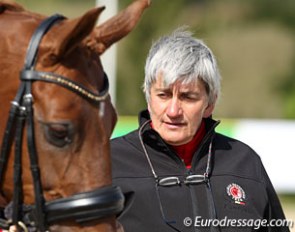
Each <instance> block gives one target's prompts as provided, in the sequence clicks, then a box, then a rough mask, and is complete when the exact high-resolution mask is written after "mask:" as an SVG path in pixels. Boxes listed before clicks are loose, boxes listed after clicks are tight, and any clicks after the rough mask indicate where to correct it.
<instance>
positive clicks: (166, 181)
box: [138, 120, 213, 187]
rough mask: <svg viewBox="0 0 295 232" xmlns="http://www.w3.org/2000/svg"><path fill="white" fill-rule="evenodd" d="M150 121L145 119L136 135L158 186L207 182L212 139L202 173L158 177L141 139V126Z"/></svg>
mask: <svg viewBox="0 0 295 232" xmlns="http://www.w3.org/2000/svg"><path fill="white" fill-rule="evenodd" d="M150 122H151V121H150V120H149V121H147V122H145V123H144V124H143V125H142V126H141V127H140V129H139V131H138V137H139V140H140V143H141V146H142V149H143V151H144V154H145V156H146V159H147V161H148V163H149V166H150V168H151V171H152V173H153V176H154V178H155V180H156V183H157V184H158V185H159V186H167V187H168V186H174V185H180V184H186V185H189V184H201V183H207V182H208V180H209V173H210V171H211V170H210V169H211V157H212V141H211V142H210V145H209V151H208V158H207V165H206V171H205V173H204V174H192V175H188V176H186V177H184V179H183V180H182V179H180V178H179V177H177V176H169V177H164V178H159V176H158V175H157V173H156V172H155V169H154V167H153V164H152V161H151V159H150V157H149V155H148V152H147V149H146V147H145V145H144V142H143V139H142V136H141V134H142V130H143V128H144V127H145V126H146V125H147V124H149V123H150ZM212 140H213V139H212Z"/></svg>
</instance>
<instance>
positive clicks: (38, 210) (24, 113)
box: [0, 15, 124, 232]
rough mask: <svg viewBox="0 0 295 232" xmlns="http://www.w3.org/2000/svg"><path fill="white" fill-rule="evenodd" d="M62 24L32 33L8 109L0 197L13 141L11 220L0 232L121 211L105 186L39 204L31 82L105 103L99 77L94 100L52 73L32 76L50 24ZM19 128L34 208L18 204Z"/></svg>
mask: <svg viewBox="0 0 295 232" xmlns="http://www.w3.org/2000/svg"><path fill="white" fill-rule="evenodd" d="M63 19H64V17H63V16H61V15H53V16H51V17H49V18H47V19H45V20H44V21H43V22H42V23H41V24H40V26H39V27H38V28H37V29H36V31H35V33H34V34H33V36H32V38H31V41H30V44H29V46H28V50H27V54H26V59H25V65H24V68H23V70H22V71H21V73H20V79H21V83H20V86H19V89H18V91H17V94H16V97H15V98H14V100H13V101H12V104H11V108H10V112H9V118H8V121H7V124H6V129H5V135H4V137H3V141H2V147H1V156H0V185H1V186H0V193H2V192H3V190H2V188H3V186H2V185H3V184H2V183H3V179H4V172H5V169H6V166H7V162H8V158H9V153H10V150H11V146H12V144H13V141H14V144H15V158H14V189H13V200H12V204H10V211H12V216H11V218H10V220H7V219H5V218H1V219H0V228H1V227H2V228H4V229H8V227H9V226H10V225H18V227H21V228H22V229H23V230H24V231H28V228H30V227H31V228H34V229H30V231H36V230H37V231H40V232H45V231H48V228H49V226H50V225H52V224H55V223H58V222H61V221H68V220H74V221H76V222H78V223H84V222H88V221H91V220H96V219H101V218H105V217H108V216H111V215H116V214H118V213H119V212H121V211H122V209H123V205H124V196H123V194H122V192H121V189H120V188H119V187H117V186H106V187H102V188H98V189H95V190H93V191H89V192H84V193H78V194H75V195H73V196H70V197H66V198H61V199H57V200H53V201H48V202H46V201H45V198H44V195H43V190H42V184H41V178H40V168H39V165H38V155H37V151H36V146H35V136H34V123H33V96H32V91H31V89H32V82H33V81H44V82H51V83H54V84H57V85H60V86H62V87H64V88H66V89H69V90H71V91H73V92H75V93H77V94H78V95H80V96H81V97H83V98H85V99H87V100H88V101H90V102H91V103H97V104H103V101H104V100H105V99H106V98H107V97H108V88H109V83H108V78H107V76H106V74H104V85H103V88H102V90H101V91H100V92H99V93H98V94H97V93H94V92H92V91H90V90H88V89H87V88H85V87H83V86H82V85H80V84H78V83H76V82H74V81H72V80H69V79H68V78H66V77H63V76H60V75H57V74H55V73H50V72H41V71H36V70H34V68H35V62H36V56H37V53H38V47H39V44H40V41H41V39H42V37H43V36H44V35H45V34H46V32H47V31H48V30H49V29H50V27H51V26H53V25H54V23H56V22H57V21H60V20H63ZM25 124H26V125H27V126H26V128H27V144H28V151H29V158H30V169H31V174H32V178H33V185H34V196H35V204H34V205H29V206H28V205H24V204H23V190H22V178H21V176H22V166H21V160H22V149H21V147H22V141H23V134H24V133H23V129H24V126H25ZM24 218H25V219H24Z"/></svg>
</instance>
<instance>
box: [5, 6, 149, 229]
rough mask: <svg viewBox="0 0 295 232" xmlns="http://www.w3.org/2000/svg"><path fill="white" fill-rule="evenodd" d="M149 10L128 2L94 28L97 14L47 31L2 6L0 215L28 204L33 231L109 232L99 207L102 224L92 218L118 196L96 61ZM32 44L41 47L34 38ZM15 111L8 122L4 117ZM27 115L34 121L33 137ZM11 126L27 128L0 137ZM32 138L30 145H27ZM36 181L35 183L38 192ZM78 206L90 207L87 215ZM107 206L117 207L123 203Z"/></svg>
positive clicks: (109, 120) (104, 84)
mask: <svg viewBox="0 0 295 232" xmlns="http://www.w3.org/2000/svg"><path fill="white" fill-rule="evenodd" d="M148 5H149V0H138V1H135V2H133V3H132V4H131V5H130V6H128V7H127V8H126V9H125V10H123V11H122V12H120V13H119V14H118V15H116V16H114V17H113V18H111V19H109V20H108V21H106V22H105V23H103V24H101V25H99V26H96V20H97V18H98V16H99V15H100V13H101V12H102V11H103V9H104V7H99V8H94V9H91V10H89V11H88V12H86V13H85V14H84V15H82V16H81V17H78V18H75V19H67V18H64V17H62V16H57V17H56V18H54V19H53V20H52V19H49V21H50V20H52V22H49V23H48V19H47V21H46V23H47V24H50V25H47V28H44V27H45V26H44V25H43V28H42V26H39V25H40V24H42V23H43V24H44V20H45V19H46V17H45V16H43V15H39V14H37V13H32V12H29V11H26V10H25V9H24V8H23V7H22V6H21V5H19V4H16V3H11V2H8V1H3V0H2V1H0V28H1V31H0V50H1V54H0V86H1V87H0V98H1V116H0V117H1V118H0V133H1V134H0V138H2V140H3V144H2V154H1V160H0V164H1V166H0V167H1V170H0V178H1V179H0V181H1V182H0V184H1V193H0V207H2V208H5V207H6V208H7V205H8V203H10V202H12V201H13V204H12V206H10V208H9V210H10V211H11V209H14V210H15V209H16V210H17V211H18V210H20V209H19V207H17V206H16V205H17V204H18V205H19V206H20V207H23V206H24V205H34V206H33V207H32V208H37V210H36V211H34V212H35V214H37V216H36V215H35V216H36V218H37V219H38V218H39V219H40V218H41V220H43V221H44V222H38V221H37V224H38V225H37V227H38V228H39V230H40V231H47V230H49V231H65V232H67V231H69V232H74V231H107V232H108V231H116V228H117V226H118V224H117V223H116V220H115V215H114V214H115V212H114V211H112V210H110V209H109V208H107V210H110V212H111V213H109V214H108V213H105V212H104V211H106V210H105V208H102V209H101V210H100V212H103V214H104V216H97V214H99V212H95V211H97V208H99V207H100V206H101V204H100V203H101V202H100V201H103V200H102V199H105V198H106V199H109V200H110V202H111V201H112V200H113V198H118V197H119V196H120V194H121V192H120V191H119V190H118V189H117V188H116V189H114V188H113V186H111V184H112V181H111V164H110V147H109V139H110V136H111V133H112V131H113V128H114V126H115V123H116V120H117V117H116V111H115V109H114V107H113V106H112V104H111V101H110V96H109V95H108V91H107V90H108V79H107V76H106V74H105V73H104V71H103V67H102V65H101V62H100V58H99V57H100V55H101V54H103V53H104V51H105V50H106V49H108V48H109V47H110V46H111V45H112V44H114V43H116V42H117V41H119V40H120V39H121V38H123V37H124V36H126V35H127V34H128V33H129V32H130V31H132V29H133V28H134V26H135V25H136V23H137V22H138V20H139V19H140V16H141V14H142V12H143V10H144V9H145V8H146V7H147V6H148ZM46 23H45V24H46ZM36 28H39V29H40V28H41V29H40V30H41V32H40V31H38V32H36ZM42 30H43V31H42ZM38 33H39V35H38ZM40 33H41V34H42V35H41V36H40ZM38 36H39V41H37V42H36V41H34V40H33V39H32V37H38ZM36 40H38V39H36ZM36 44H37V45H36ZM31 48H35V51H34V52H33V53H34V54H30V52H31V51H30V49H31ZM28 63H30V65H28ZM26 66H28V67H26ZM20 73H21V78H19V76H20ZM20 86H21V87H20ZM22 86H23V88H22ZM23 89H25V90H23ZM21 91H23V92H24V93H20V92H21ZM15 95H16V96H15ZM18 95H19V96H18ZM21 95H24V97H23V98H21V97H20V96H21ZM15 99H19V100H18V101H16V100H15ZM10 102H12V103H10ZM28 102H29V103H28ZM22 104H23V105H22ZM30 104H31V107H32V108H31V110H28V109H30ZM20 105H21V106H20ZM13 107H14V108H15V109H16V111H17V113H16V114H17V116H14V118H13V117H9V115H11V111H12V110H11V109H12V108H13ZM14 108H13V109H14ZM28 111H29V112H28ZM28 115H32V118H31V124H32V125H33V127H32V128H33V129H32V128H31V127H30V119H28V118H29V116H28ZM11 118H12V119H11ZM15 118H17V119H15ZM19 118H21V119H19ZM9 120H10V121H24V122H26V121H28V123H27V124H21V123H20V125H22V126H16V125H15V124H11V125H10V127H11V128H10V129H7V128H8V127H9V126H7V124H8V123H9ZM6 121H8V123H7V124H6ZM22 127H23V128H24V130H22ZM5 134H11V135H13V138H7V137H6V136H5ZM20 134H24V139H23V137H22V136H21V135H20ZM32 134H33V136H32ZM30 136H31V140H32V141H27V139H25V138H26V137H28V138H30ZM8 137H9V136H8ZM14 137H15V138H16V139H15V140H14ZM32 137H33V138H32ZM17 144H19V147H18V146H17ZM32 144H33V145H32ZM4 150H6V152H5V151H4ZM31 150H33V151H34V152H35V153H36V154H37V155H36V157H35V158H34V157H33V158H32V154H31ZM6 153H8V154H6ZM17 154H18V155H17ZM19 154H21V156H20V155H19ZM32 159H33V160H32ZM34 159H35V160H34ZM6 160H7V162H6ZM16 160H18V161H16ZM16 169H17V171H15V170H16ZM17 173H19V175H20V178H18V180H16V179H17V178H16V176H17ZM34 175H35V176H34ZM36 175H37V176H40V179H39V180H38V178H37V182H39V183H37V187H36V183H35V182H36ZM16 181H17V183H18V184H21V185H22V187H21V188H18V187H16V186H15V184H14V183H15V182H16ZM38 186H39V187H38ZM36 188H37V190H36ZM38 188H39V189H38ZM38 194H39V196H36V195H38ZM16 195H17V197H16ZM97 196H98V197H97ZM109 196H110V197H109ZM112 197H113V198H112ZM15 199H16V200H15ZM38 199H39V203H38V202H37V203H38V204H39V205H38V204H37V203H36V201H38ZM15 201H17V204H16V202H15ZM85 201H86V202H90V203H93V204H94V206H95V207H92V208H91V207H90V209H88V208H87V207H88V206H87V207H86V206H85V205H83V204H84V203H83V202H85ZM51 202H53V203H52V204H51ZM81 202H82V203H81ZM98 202H99V203H98ZM20 203H21V204H20ZM102 203H105V202H102ZM115 203H116V204H121V203H122V202H121V199H119V202H115ZM35 204H37V205H35ZM96 204H97V205H96ZM9 205H11V204H9ZM75 205H79V207H80V208H82V212H79V210H76V208H75ZM86 205H87V204H86ZM110 206H111V207H115V206H114V205H110ZM67 207H68V208H67ZM79 207H78V208H79ZM83 207H84V208H86V209H84V208H83ZM29 208H30V207H29ZM38 208H39V211H38ZM80 208H79V209H80ZM115 208H116V207H115ZM9 210H7V211H9ZM63 210H64V211H63ZM72 211H73V212H72ZM20 214H23V212H22V213H15V212H14V213H12V216H13V217H16V218H13V220H14V223H16V222H17V221H18V220H22V219H20V218H19V217H20ZM40 214H41V215H40ZM56 214H60V217H57V216H56ZM65 214H69V215H70V216H69V217H64V215H65ZM81 215H82V216H81ZM85 215H86V216H85ZM87 215H88V216H87ZM89 215H90V216H89ZM81 217H82V218H81ZM50 220H51V221H50ZM48 221H49V222H48ZM24 224H25V223H24ZM40 224H41V225H40ZM42 224H44V225H43V228H42ZM117 229H118V228H117ZM118 230H119V229H118Z"/></svg>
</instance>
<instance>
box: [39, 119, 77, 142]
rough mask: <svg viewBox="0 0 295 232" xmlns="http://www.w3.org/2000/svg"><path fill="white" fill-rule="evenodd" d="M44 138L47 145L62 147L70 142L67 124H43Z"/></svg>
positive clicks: (70, 137)
mask: <svg viewBox="0 0 295 232" xmlns="http://www.w3.org/2000/svg"><path fill="white" fill-rule="evenodd" d="M45 137H46V139H47V141H48V142H49V143H51V144H52V145H54V146H57V147H64V146H65V145H67V144H69V143H71V142H72V132H71V130H70V128H69V125H67V124H58V123H49V124H45Z"/></svg>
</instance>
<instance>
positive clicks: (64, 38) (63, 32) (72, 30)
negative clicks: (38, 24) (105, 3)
mask: <svg viewBox="0 0 295 232" xmlns="http://www.w3.org/2000/svg"><path fill="white" fill-rule="evenodd" d="M104 9H105V7H99V8H94V9H92V10H89V11H88V12H86V13H85V14H84V15H83V16H81V17H79V18H75V19H66V20H64V21H62V22H60V24H59V25H58V26H57V27H56V29H54V28H52V30H50V31H49V33H48V34H51V35H52V36H49V38H53V39H50V40H51V41H52V43H54V46H52V45H51V46H50V47H51V48H54V50H52V49H51V50H48V51H47V52H48V54H46V49H45V54H44V56H43V59H42V63H43V65H45V66H46V65H50V64H52V63H54V62H55V61H56V60H57V59H59V58H61V57H63V56H66V55H67V54H69V53H70V52H71V51H72V49H73V48H75V46H76V45H78V44H79V43H80V42H81V41H82V40H83V39H85V37H86V36H88V35H89V34H90V33H91V32H92V30H93V28H94V27H95V24H96V21H97V18H98V16H99V14H100V13H101V12H102V11H103V10H104ZM45 44H46V43H45ZM52 55H53V56H52Z"/></svg>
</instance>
